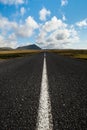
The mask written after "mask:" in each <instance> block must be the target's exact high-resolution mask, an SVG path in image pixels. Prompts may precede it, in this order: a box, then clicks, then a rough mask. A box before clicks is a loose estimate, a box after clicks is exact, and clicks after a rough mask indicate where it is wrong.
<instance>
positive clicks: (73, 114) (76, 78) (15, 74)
mask: <svg viewBox="0 0 87 130" xmlns="http://www.w3.org/2000/svg"><path fill="white" fill-rule="evenodd" d="M43 59H44V55H43V53H40V54H36V55H32V56H28V57H23V58H17V59H16V58H15V59H11V60H7V61H4V62H1V63H0V130H36V123H37V117H38V108H39V99H40V91H41V81H42V71H43ZM46 64H47V77H48V86H49V89H48V90H49V96H50V101H51V111H52V112H51V113H52V120H53V121H52V123H53V130H87V126H86V125H87V61H86V60H79V59H72V58H68V57H64V56H59V55H58V54H53V53H47V54H46Z"/></svg>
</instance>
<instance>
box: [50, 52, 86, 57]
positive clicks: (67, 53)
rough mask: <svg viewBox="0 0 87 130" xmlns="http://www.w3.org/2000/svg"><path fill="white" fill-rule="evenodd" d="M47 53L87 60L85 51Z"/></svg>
mask: <svg viewBox="0 0 87 130" xmlns="http://www.w3.org/2000/svg"><path fill="white" fill-rule="evenodd" d="M49 52H55V53H58V54H60V55H64V56H69V57H73V58H80V59H87V50H49Z"/></svg>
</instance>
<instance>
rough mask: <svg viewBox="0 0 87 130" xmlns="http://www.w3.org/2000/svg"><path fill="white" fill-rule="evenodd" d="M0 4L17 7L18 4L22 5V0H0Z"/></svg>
mask: <svg viewBox="0 0 87 130" xmlns="http://www.w3.org/2000/svg"><path fill="white" fill-rule="evenodd" d="M0 3H3V4H8V5H13V4H15V5H18V4H23V3H24V0H0Z"/></svg>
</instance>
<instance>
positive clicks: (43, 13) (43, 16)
mask: <svg viewBox="0 0 87 130" xmlns="http://www.w3.org/2000/svg"><path fill="white" fill-rule="evenodd" d="M50 14H51V12H50V11H49V10H47V9H46V8H42V9H41V10H40V12H39V15H40V17H39V18H40V20H41V21H45V20H46V18H47V16H50Z"/></svg>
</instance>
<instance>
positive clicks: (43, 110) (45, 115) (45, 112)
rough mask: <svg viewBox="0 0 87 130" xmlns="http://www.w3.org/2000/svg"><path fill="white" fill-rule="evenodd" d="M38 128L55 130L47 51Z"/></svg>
mask: <svg viewBox="0 0 87 130" xmlns="http://www.w3.org/2000/svg"><path fill="white" fill-rule="evenodd" d="M36 130H53V123H52V114H51V102H50V97H49V92H48V79H47V69H46V53H44V63H43V73H42V83H41V93H40V101H39V110H38V118H37V129H36Z"/></svg>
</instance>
